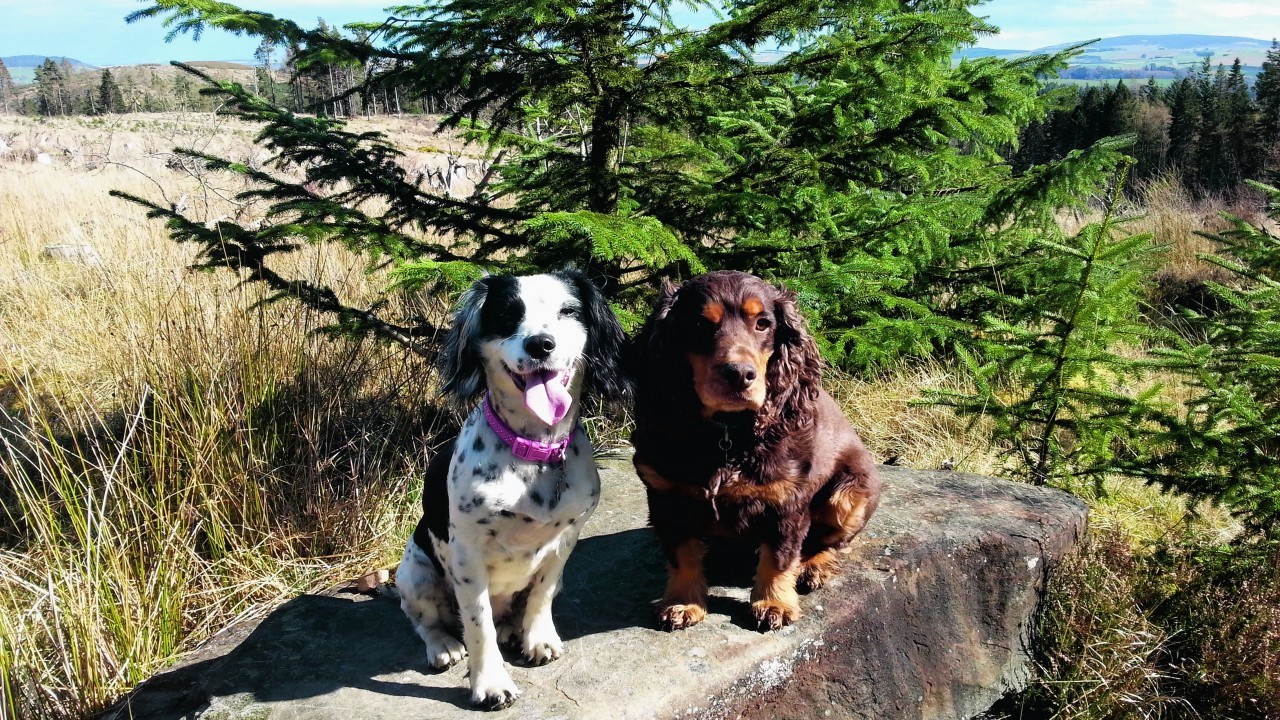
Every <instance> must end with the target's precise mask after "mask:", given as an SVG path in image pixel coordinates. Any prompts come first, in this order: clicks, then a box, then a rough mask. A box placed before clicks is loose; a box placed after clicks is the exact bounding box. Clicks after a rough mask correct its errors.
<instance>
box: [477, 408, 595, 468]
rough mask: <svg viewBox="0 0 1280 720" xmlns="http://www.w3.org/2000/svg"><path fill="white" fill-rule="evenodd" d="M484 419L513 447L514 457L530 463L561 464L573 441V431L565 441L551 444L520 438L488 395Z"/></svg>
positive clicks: (500, 437) (503, 440)
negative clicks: (498, 411)
mask: <svg viewBox="0 0 1280 720" xmlns="http://www.w3.org/2000/svg"><path fill="white" fill-rule="evenodd" d="M484 419H485V420H487V421H488V423H489V428H490V429H492V430H493V432H494V433H495V434H496V435H497V436H498V438H499V439H501V440H502V442H504V443H506V444H507V445H509V446H510V447H511V453H512V454H513V455H515V456H516V457H518V458H520V459H521V460H528V461H529V462H537V463H543V462H560V461H561V460H563V459H564V451H565V449H567V448H568V447H569V443H570V442H572V441H573V431H572V430H570V431H569V434H568V435H566V436H565V437H564V438H563V439H560V440H557V441H555V442H549V443H548V442H542V441H541V440H530V439H529V438H527V437H522V436H520V435H519V434H517V433H516V431H515V430H512V429H511V427H510V426H509V425H507V424H506V423H505V422H503V420H502V418H501V417H499V416H498V413H497V411H495V410H494V409H493V403H492V402H491V401H490V397H489V396H488V395H485V397H484Z"/></svg>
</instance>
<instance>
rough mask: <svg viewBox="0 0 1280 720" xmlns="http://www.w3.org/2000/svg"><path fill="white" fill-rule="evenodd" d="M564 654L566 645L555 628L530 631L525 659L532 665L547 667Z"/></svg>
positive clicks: (525, 648) (526, 641)
mask: <svg viewBox="0 0 1280 720" xmlns="http://www.w3.org/2000/svg"><path fill="white" fill-rule="evenodd" d="M563 654H564V643H562V642H561V641H560V636H559V635H558V634H556V630H555V628H546V629H538V630H530V631H529V636H528V637H526V638H525V641H524V659H525V660H527V661H529V663H530V664H531V665H546V664H547V663H549V662H551V661H552V660H557V659H559V658H560V656H561V655H563Z"/></svg>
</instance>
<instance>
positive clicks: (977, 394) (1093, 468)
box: [931, 139, 1157, 485]
mask: <svg viewBox="0 0 1280 720" xmlns="http://www.w3.org/2000/svg"><path fill="white" fill-rule="evenodd" d="M1122 143H1123V139H1112V140H1105V141H1102V142H1101V143H1099V144H1097V145H1095V146H1094V147H1093V148H1090V149H1089V150H1088V151H1075V152H1073V153H1072V154H1071V155H1069V156H1068V158H1067V159H1066V160H1065V161H1064V162H1065V163H1066V164H1067V165H1074V166H1076V168H1075V169H1076V170H1077V171H1078V172H1080V173H1081V174H1082V175H1083V177H1080V178H1078V180H1077V182H1082V183H1083V187H1090V186H1093V185H1095V184H1096V182H1097V181H1098V180H1099V178H1097V177H1096V176H1094V175H1093V174H1094V173H1096V172H1098V171H1099V170H1100V169H1101V168H1106V167H1112V168H1117V169H1116V170H1115V171H1114V180H1113V181H1112V187H1111V190H1110V192H1109V193H1108V195H1107V196H1106V200H1105V206H1104V211H1103V215H1102V217H1101V219H1099V220H1097V221H1095V222H1092V223H1090V224H1088V225H1086V226H1084V227H1083V228H1081V229H1080V230H1079V231H1078V232H1076V233H1075V234H1074V235H1070V236H1066V235H1064V234H1063V233H1062V232H1061V231H1060V230H1057V229H1056V228H1054V227H1052V226H1050V227H1047V228H1046V229H1045V230H1043V231H1042V233H1041V234H1039V235H1037V236H1036V237H1034V238H1032V239H1031V241H1030V242H1029V243H1028V244H1027V249H1026V251H1025V252H1024V253H1023V254H1021V255H1019V256H1017V257H1015V258H1011V259H1009V260H1008V261H1006V262H1005V263H1004V265H1003V267H1002V268H1001V269H1000V272H999V275H998V282H993V283H991V284H990V285H989V289H988V291H987V292H988V293H989V295H990V300H991V301H990V304H989V309H988V310H987V311H986V312H985V313H984V314H983V315H982V317H981V318H978V319H977V320H975V321H974V323H973V324H972V326H971V328H970V330H971V332H972V333H973V335H974V336H975V338H976V339H975V341H974V342H973V343H972V350H970V349H966V348H965V347H964V346H963V345H962V346H960V347H959V348H958V354H959V355H960V357H961V359H962V361H963V362H964V364H965V365H966V366H967V367H968V369H969V371H970V375H971V376H972V377H973V378H974V380H975V390H974V391H973V392H972V393H967V394H966V393H957V392H934V393H931V397H932V398H933V399H934V400H935V401H937V402H939V403H940V404H943V405H948V406H951V407H952V408H954V409H955V410H957V411H959V412H960V413H961V414H967V415H971V416H974V417H979V416H981V417H985V418H988V419H989V420H991V421H992V422H993V424H994V434H993V436H994V440H995V441H996V442H997V443H1000V444H1002V445H1003V446H1004V447H1005V448H1007V450H1008V451H1009V453H1010V454H1011V455H1012V456H1013V457H1014V459H1015V460H1016V464H1015V470H1016V472H1018V473H1019V474H1022V475H1024V476H1026V477H1027V478H1028V479H1029V480H1031V481H1032V482H1034V483H1036V484H1046V483H1053V484H1055V485H1073V482H1072V481H1073V480H1076V479H1084V478H1087V479H1092V480H1093V481H1094V482H1095V483H1100V482H1101V479H1102V477H1103V476H1104V475H1105V474H1106V473H1109V472H1113V471H1114V469H1115V467H1116V465H1117V462H1118V459H1117V456H1116V454H1117V452H1128V450H1127V448H1130V447H1134V446H1137V447H1141V446H1142V445H1144V444H1145V439H1144V438H1145V436H1144V435H1142V433H1144V432H1145V430H1144V429H1142V428H1141V426H1140V424H1139V423H1136V422H1135V419H1136V418H1141V417H1144V416H1145V414H1146V413H1147V411H1148V407H1149V405H1150V403H1151V402H1152V397H1153V395H1152V393H1151V392H1150V391H1149V392H1147V393H1143V394H1139V393H1134V392H1130V391H1127V390H1126V387H1127V384H1128V383H1130V382H1132V381H1134V380H1136V379H1137V378H1138V377H1139V376H1140V375H1141V374H1142V373H1143V368H1142V366H1141V364H1140V363H1138V362H1135V361H1134V360H1132V359H1130V358H1129V357H1127V356H1126V355H1125V354H1124V353H1123V348H1125V347H1133V346H1135V345H1136V344H1137V343H1139V341H1141V339H1142V338H1143V337H1144V335H1145V334H1147V332H1148V331H1147V330H1146V325H1145V323H1143V322H1142V320H1141V317H1140V313H1139V305H1140V302H1141V300H1142V298H1143V296H1144V294H1145V285H1144V283H1145V278H1146V277H1147V276H1148V275H1149V274H1150V271H1151V268H1152V264H1153V263H1152V261H1153V259H1154V258H1153V256H1154V253H1155V252H1156V251H1157V249H1156V248H1155V247H1154V246H1153V245H1152V244H1151V238H1150V236H1149V235H1129V234H1127V233H1125V232H1123V218H1122V217H1121V214H1120V206H1121V204H1122V202H1123V194H1122V187H1123V184H1124V179H1125V175H1126V173H1127V171H1128V166H1129V163H1130V162H1131V161H1130V160H1129V159H1127V158H1124V159H1121V156H1119V155H1118V154H1117V150H1118V149H1119V147H1121V145H1122ZM1090 156H1095V157H1090ZM1025 182H1027V183H1030V184H1038V183H1047V184H1046V185H1045V186H1044V187H1043V188H1042V190H1041V191H1040V194H1041V195H1042V199H1041V202H1040V203H1038V206H1039V207H1043V208H1049V207H1053V206H1055V205H1061V204H1070V203H1071V198H1072V197H1073V196H1074V195H1075V193H1076V192H1077V191H1078V190H1079V189H1080V187H1081V185H1080V184H1076V185H1071V184H1062V183H1060V182H1059V181H1055V180H1053V179H1051V178H1047V177H1040V176H1039V175H1038V174H1037V173H1031V174H1030V175H1029V176H1028V178H1027V179H1026V180H1025ZM1032 207H1036V206H1032Z"/></svg>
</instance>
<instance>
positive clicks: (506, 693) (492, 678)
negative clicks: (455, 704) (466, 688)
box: [471, 665, 520, 710]
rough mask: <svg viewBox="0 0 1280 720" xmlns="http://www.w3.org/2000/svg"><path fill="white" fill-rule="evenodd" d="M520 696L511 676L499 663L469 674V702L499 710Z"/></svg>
mask: <svg viewBox="0 0 1280 720" xmlns="http://www.w3.org/2000/svg"><path fill="white" fill-rule="evenodd" d="M518 697H520V691H519V690H517V689H516V684H515V683H514V682H512V681H511V676H510V675H508V674H507V671H506V669H504V668H503V667H502V666H501V665H495V666H492V667H490V668H486V669H485V670H483V671H481V672H478V673H473V674H472V676H471V704H472V705H478V706H479V707H482V708H484V709H486V710H501V709H502V708H504V707H507V706H508V705H510V704H511V703H513V702H515V701H516V698H518Z"/></svg>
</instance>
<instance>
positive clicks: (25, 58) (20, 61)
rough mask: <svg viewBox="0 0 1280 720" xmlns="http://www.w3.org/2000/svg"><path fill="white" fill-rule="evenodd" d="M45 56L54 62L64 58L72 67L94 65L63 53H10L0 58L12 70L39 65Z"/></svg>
mask: <svg viewBox="0 0 1280 720" xmlns="http://www.w3.org/2000/svg"><path fill="white" fill-rule="evenodd" d="M45 58H53V60H54V62H62V61H63V60H66V61H67V62H69V63H71V67H74V68H92V67H96V66H95V65H90V64H89V63H87V62H81V61H79V60H77V59H75V58H69V57H65V56H63V55H10V56H8V57H2V58H0V60H4V64H5V67H7V68H9V69H10V70H12V69H14V68H34V67H40V63H43V62H44V61H45Z"/></svg>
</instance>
